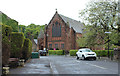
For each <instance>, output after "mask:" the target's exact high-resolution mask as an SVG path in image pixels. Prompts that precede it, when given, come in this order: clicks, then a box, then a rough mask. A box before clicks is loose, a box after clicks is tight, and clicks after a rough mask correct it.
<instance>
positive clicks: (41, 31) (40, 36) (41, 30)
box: [38, 29, 44, 38]
mask: <svg viewBox="0 0 120 76" xmlns="http://www.w3.org/2000/svg"><path fill="white" fill-rule="evenodd" d="M38 38H44V30H43V29H40V33H39V35H38Z"/></svg>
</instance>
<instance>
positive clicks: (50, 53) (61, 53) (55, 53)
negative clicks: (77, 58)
mask: <svg viewBox="0 0 120 76" xmlns="http://www.w3.org/2000/svg"><path fill="white" fill-rule="evenodd" d="M48 53H49V55H63V50H49V51H48Z"/></svg>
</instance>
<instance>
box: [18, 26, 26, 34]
mask: <svg viewBox="0 0 120 76" xmlns="http://www.w3.org/2000/svg"><path fill="white" fill-rule="evenodd" d="M25 29H26V26H25V25H19V32H23V33H24V32H25Z"/></svg>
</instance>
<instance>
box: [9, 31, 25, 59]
mask: <svg viewBox="0 0 120 76" xmlns="http://www.w3.org/2000/svg"><path fill="white" fill-rule="evenodd" d="M23 44H24V34H23V33H21V32H12V33H11V47H12V48H11V57H13V58H21V57H22V47H23Z"/></svg>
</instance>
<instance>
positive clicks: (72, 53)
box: [70, 50, 78, 56]
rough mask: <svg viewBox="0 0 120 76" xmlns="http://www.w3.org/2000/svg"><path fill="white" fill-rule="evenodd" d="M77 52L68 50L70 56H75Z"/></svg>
mask: <svg viewBox="0 0 120 76" xmlns="http://www.w3.org/2000/svg"><path fill="white" fill-rule="evenodd" d="M77 51H78V50H70V56H76V52H77Z"/></svg>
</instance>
